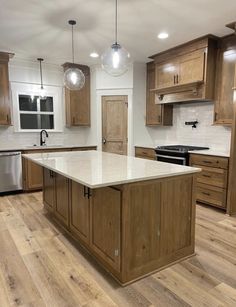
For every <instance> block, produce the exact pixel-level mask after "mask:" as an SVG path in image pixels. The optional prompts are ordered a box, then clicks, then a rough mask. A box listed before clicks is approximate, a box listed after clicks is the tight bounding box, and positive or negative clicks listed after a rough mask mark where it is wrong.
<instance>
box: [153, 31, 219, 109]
mask: <svg viewBox="0 0 236 307" xmlns="http://www.w3.org/2000/svg"><path fill="white" fill-rule="evenodd" d="M216 52H217V38H215V37H213V36H205V37H203V38H199V39H196V40H194V41H191V42H188V43H186V44H183V45H181V46H178V47H175V48H172V49H169V50H167V51H165V52H162V53H159V54H157V55H154V56H152V57H151V58H152V59H153V60H154V63H155V89H154V93H155V94H156V103H162V104H164V103H168V102H181V101H194V100H213V99H214V87H215V68H216Z"/></svg>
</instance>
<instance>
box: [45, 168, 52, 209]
mask: <svg viewBox="0 0 236 307" xmlns="http://www.w3.org/2000/svg"><path fill="white" fill-rule="evenodd" d="M54 177H55V176H54V173H53V171H51V170H49V169H46V168H44V169H43V203H44V206H45V207H46V209H48V210H49V211H50V212H53V211H54V210H55V180H54Z"/></svg>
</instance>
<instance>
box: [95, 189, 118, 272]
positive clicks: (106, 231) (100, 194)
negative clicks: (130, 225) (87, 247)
mask: <svg viewBox="0 0 236 307" xmlns="http://www.w3.org/2000/svg"><path fill="white" fill-rule="evenodd" d="M121 205H122V203H121V191H119V190H117V189H115V188H111V187H106V188H101V189H96V190H93V195H92V199H91V247H92V248H93V250H94V251H95V252H96V253H97V254H98V255H99V256H100V257H101V258H102V259H103V260H104V261H105V262H107V263H108V264H109V265H110V266H111V267H112V268H114V269H115V270H117V271H118V272H119V271H120V253H121V246H120V244H121Z"/></svg>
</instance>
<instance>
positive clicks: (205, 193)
mask: <svg viewBox="0 0 236 307" xmlns="http://www.w3.org/2000/svg"><path fill="white" fill-rule="evenodd" d="M202 194H204V195H207V196H210V195H211V194H210V193H207V192H202Z"/></svg>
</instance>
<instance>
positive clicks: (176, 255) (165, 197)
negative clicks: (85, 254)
mask: <svg viewBox="0 0 236 307" xmlns="http://www.w3.org/2000/svg"><path fill="white" fill-rule="evenodd" d="M47 177H49V178H47ZM53 178H54V180H53ZM55 178H56V174H53V175H52V173H51V172H50V171H48V170H47V169H44V189H43V194H44V204H45V208H46V209H49V210H50V211H51V212H52V215H53V217H55V218H57V221H58V223H62V221H63V219H62V218H60V219H58V214H57V213H56V209H57V208H58V206H57V204H56V202H57V197H55V196H54V197H53V193H52V185H54V195H56V191H57V186H56V185H57V180H55ZM63 182H64V184H65V185H66V187H64V191H65V193H67V195H66V196H64V199H65V201H64V206H65V210H63V207H62V205H63V203H62V201H60V213H65V219H66V221H67V223H62V226H63V227H65V228H66V229H67V231H68V232H69V233H71V235H72V236H73V237H74V238H76V240H78V241H79V243H80V244H81V245H82V246H83V247H85V248H86V249H87V250H88V251H89V253H90V254H91V255H93V256H94V257H95V258H96V259H97V260H98V262H99V263H100V264H101V265H102V266H103V267H104V268H105V269H106V270H107V271H108V272H110V274H112V275H113V277H114V278H115V279H116V280H117V281H118V282H119V283H120V284H121V285H126V284H128V283H131V282H132V281H134V280H137V279H140V278H142V277H144V276H147V275H149V274H151V273H153V272H156V271H159V270H161V269H162V268H165V267H167V266H169V265H171V264H173V263H175V262H176V261H180V260H183V259H185V258H186V257H189V256H191V255H193V254H194V223H195V193H194V186H195V176H194V175H184V176H175V177H171V178H163V179H157V180H148V181H142V182H137V183H130V184H125V185H122V186H116V187H105V188H98V189H94V190H91V189H88V188H87V187H84V186H82V185H80V184H78V183H75V182H71V181H70V180H69V183H68V180H62V179H61V180H60V188H61V185H62V184H63ZM47 185H49V186H47ZM67 200H69V205H68V201H67ZM50 201H52V203H51V204H50V203H49V202H50Z"/></svg>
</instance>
